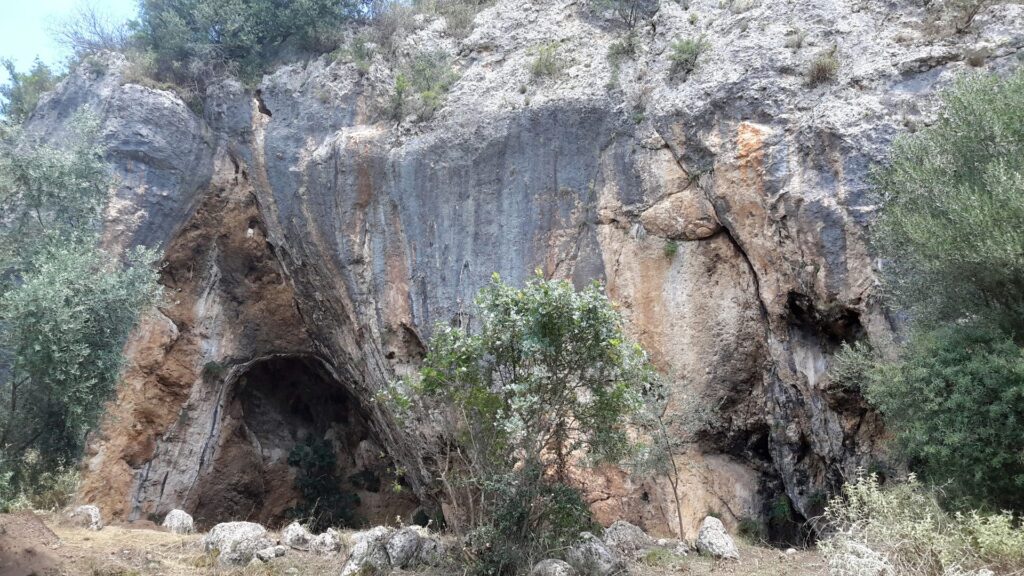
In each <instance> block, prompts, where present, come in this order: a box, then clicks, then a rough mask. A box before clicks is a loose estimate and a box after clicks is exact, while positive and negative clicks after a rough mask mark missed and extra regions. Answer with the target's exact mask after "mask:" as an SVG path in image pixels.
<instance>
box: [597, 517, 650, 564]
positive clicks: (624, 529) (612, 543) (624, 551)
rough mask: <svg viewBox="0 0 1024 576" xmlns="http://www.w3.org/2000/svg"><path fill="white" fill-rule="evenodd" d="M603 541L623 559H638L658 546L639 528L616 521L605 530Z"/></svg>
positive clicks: (622, 521)
mask: <svg viewBox="0 0 1024 576" xmlns="http://www.w3.org/2000/svg"><path fill="white" fill-rule="evenodd" d="M602 539H603V540H604V543H605V545H606V546H608V548H609V549H610V550H611V551H612V552H614V553H616V554H617V555H619V556H621V557H623V558H630V559H634V560H635V559H637V558H639V557H640V556H641V555H643V553H644V552H646V551H647V550H649V549H651V548H653V547H654V546H655V545H656V544H655V541H654V539H653V538H651V537H650V536H648V535H647V533H646V532H644V531H643V530H642V529H641V528H640V527H639V526H636V525H634V524H630V523H629V522H626V521H625V520H616V521H615V522H614V523H612V525H611V526H609V527H607V528H605V529H604V534H602Z"/></svg>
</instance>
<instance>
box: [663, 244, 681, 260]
mask: <svg viewBox="0 0 1024 576" xmlns="http://www.w3.org/2000/svg"><path fill="white" fill-rule="evenodd" d="M677 252H679V242H676V241H675V240H669V241H668V242H665V258H668V259H669V260H671V259H672V258H674V257H675V255H676V253H677Z"/></svg>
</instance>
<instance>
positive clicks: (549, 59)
mask: <svg viewBox="0 0 1024 576" xmlns="http://www.w3.org/2000/svg"><path fill="white" fill-rule="evenodd" d="M563 66H564V63H563V62H562V58H561V57H560V56H559V55H558V43H556V42H551V43H549V44H544V45H543V46H540V47H538V48H537V49H536V50H535V51H534V56H533V62H532V63H531V64H530V74H532V75H533V77H534V78H545V77H551V76H555V75H556V74H558V73H559V72H560V71H561V70H562V67H563Z"/></svg>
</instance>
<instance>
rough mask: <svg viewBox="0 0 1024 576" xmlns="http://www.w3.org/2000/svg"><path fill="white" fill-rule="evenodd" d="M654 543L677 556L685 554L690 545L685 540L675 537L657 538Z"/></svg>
mask: <svg viewBox="0 0 1024 576" xmlns="http://www.w3.org/2000/svg"><path fill="white" fill-rule="evenodd" d="M654 545H655V546H657V547H658V548H662V549H665V550H668V551H669V552H671V553H673V554H676V555H678V556H686V554H687V553H688V552H689V551H690V546H689V545H688V544H687V543H686V542H683V541H682V540H678V539H676V538H658V540H657V541H655V543H654Z"/></svg>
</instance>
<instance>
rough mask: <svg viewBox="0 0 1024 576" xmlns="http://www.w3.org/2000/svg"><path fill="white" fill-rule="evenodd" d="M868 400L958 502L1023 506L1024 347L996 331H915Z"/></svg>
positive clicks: (874, 382)
mask: <svg viewBox="0 0 1024 576" xmlns="http://www.w3.org/2000/svg"><path fill="white" fill-rule="evenodd" d="M867 397H868V399H869V400H870V401H871V403H872V404H874V405H875V406H877V407H878V408H879V410H880V411H881V412H882V415H883V416H884V417H885V421H886V423H887V424H888V425H889V428H890V430H891V431H892V432H893V433H894V434H895V438H896V441H897V443H898V445H899V447H900V448H901V449H902V451H903V453H904V454H905V455H906V456H907V457H908V458H909V459H910V461H911V463H912V464H913V467H914V469H915V470H917V471H919V472H920V473H921V476H922V477H923V478H924V479H927V480H930V481H933V482H936V483H939V484H943V483H947V482H948V483H949V485H948V486H947V488H946V490H947V492H948V494H949V496H950V497H951V498H953V499H956V500H966V502H967V503H969V504H974V505H990V506H996V507H1000V508H1008V509H1013V510H1024V460H1022V459H1021V452H1020V450H1021V446H1024V425H1022V423H1024V401H1022V399H1024V351H1022V350H1021V348H1020V346H1019V345H1017V344H1015V343H1014V342H1013V340H1011V339H1010V338H1008V337H1007V336H1005V335H1004V334H1001V333H1000V332H998V331H997V330H994V329H992V328H985V327H979V326H975V325H953V326H949V327H943V328H938V329H935V330H932V331H928V332H918V333H915V334H914V335H913V337H912V338H911V340H910V342H909V344H908V345H907V348H906V349H905V350H904V351H903V352H902V353H901V355H900V358H899V360H898V361H897V362H894V363H890V364H882V365H880V366H879V367H878V368H876V369H875V371H874V373H873V374H872V375H871V376H870V378H869V380H868V386H867Z"/></svg>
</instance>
